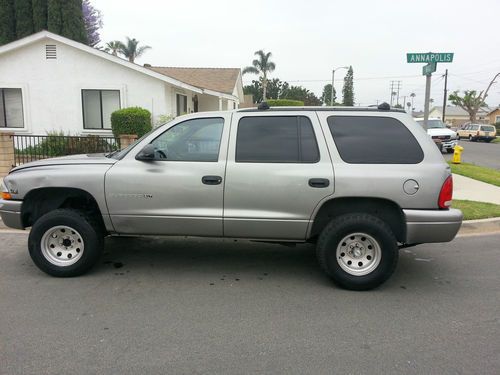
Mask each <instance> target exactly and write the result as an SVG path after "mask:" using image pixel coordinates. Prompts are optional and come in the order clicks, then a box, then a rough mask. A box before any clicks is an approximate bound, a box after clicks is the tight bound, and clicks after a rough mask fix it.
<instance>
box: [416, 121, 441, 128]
mask: <svg viewBox="0 0 500 375" xmlns="http://www.w3.org/2000/svg"><path fill="white" fill-rule="evenodd" d="M417 122H418V123H419V124H420V125H422V126H424V120H417ZM444 128H446V125H445V124H443V122H442V121H441V120H427V129H444Z"/></svg>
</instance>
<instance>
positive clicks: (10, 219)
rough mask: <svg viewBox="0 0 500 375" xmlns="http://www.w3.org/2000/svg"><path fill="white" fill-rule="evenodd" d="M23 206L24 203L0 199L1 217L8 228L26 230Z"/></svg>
mask: <svg viewBox="0 0 500 375" xmlns="http://www.w3.org/2000/svg"><path fill="white" fill-rule="evenodd" d="M22 204H23V202H22V201H11V200H4V199H0V216H1V217H2V221H3V222H4V224H5V225H6V226H8V227H10V228H15V229H24V226H23V221H22V219H21V206H22Z"/></svg>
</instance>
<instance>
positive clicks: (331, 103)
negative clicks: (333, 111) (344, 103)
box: [330, 66, 349, 107]
mask: <svg viewBox="0 0 500 375" xmlns="http://www.w3.org/2000/svg"><path fill="white" fill-rule="evenodd" d="M339 69H349V67H348V66H340V67H338V68H334V69H332V96H331V98H330V105H331V106H332V107H333V92H334V91H335V89H334V88H333V85H334V79H335V71H336V70H339Z"/></svg>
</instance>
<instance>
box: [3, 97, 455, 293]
mask: <svg viewBox="0 0 500 375" xmlns="http://www.w3.org/2000/svg"><path fill="white" fill-rule="evenodd" d="M452 189H453V187H452V177H451V174H450V168H449V166H448V165H447V164H446V163H445V161H444V160H443V157H442V156H441V154H440V153H439V150H438V149H437V148H436V146H435V145H434V143H433V141H432V140H431V138H430V137H429V136H428V135H427V134H426V132H425V131H424V130H423V129H422V127H421V126H419V125H418V124H417V123H415V121H414V120H413V119H412V118H411V117H410V116H408V115H407V114H406V113H404V112H403V111H400V110H391V109H388V108H387V107H386V106H384V105H381V106H379V107H378V108H377V107H374V108H372V107H367V108H353V107H349V108H342V107H334V108H328V107H318V108H316V107H293V108H283V107H276V108H269V107H267V106H266V105H262V106H260V107H259V109H242V110H235V111H227V112H210V113H196V114H191V115H187V116H181V117H178V118H176V119H175V120H173V121H171V122H169V123H167V124H165V125H163V126H161V127H159V128H157V129H155V130H153V131H152V132H151V133H149V134H147V135H145V136H144V137H142V138H141V139H139V140H138V141H137V142H136V143H135V144H133V145H132V146H130V147H128V148H126V149H124V150H122V151H120V152H117V153H114V154H108V155H102V154H100V155H79V156H66V157H61V158H54V159H47V160H42V161H37V162H33V163H28V164H24V165H21V166H19V167H17V168H14V169H13V170H12V171H11V173H10V174H9V175H8V176H7V177H6V178H5V179H4V186H3V189H2V190H3V198H4V199H3V200H1V201H0V213H1V215H2V219H3V221H4V222H5V224H6V225H8V226H10V227H12V228H19V229H23V228H26V227H32V229H31V232H30V235H29V240H28V248H29V253H30V255H31V257H32V259H33V261H34V262H35V264H36V265H37V266H38V267H39V268H40V269H42V270H43V271H45V272H46V273H48V274H50V275H54V276H76V275H80V274H83V273H84V272H85V271H87V270H88V269H89V268H90V267H92V266H93V265H94V264H95V263H96V262H97V260H98V258H99V256H100V255H101V252H102V249H103V246H104V241H103V240H104V237H105V236H108V235H110V236H119V235H127V236H130V235H134V236H146V235H165V236H178V235H182V236H201V237H226V238H241V239H251V240H258V241H266V242H268V241H272V242H277V243H301V242H311V243H316V248H317V256H318V260H319V263H320V265H321V267H322V268H323V269H324V271H325V272H326V273H327V274H328V275H329V276H330V277H331V278H332V279H333V280H334V281H335V282H336V283H337V284H339V285H341V286H342V287H345V288H348V289H354V290H363V289H371V288H374V287H376V286H378V285H380V284H381V283H383V282H384V281H385V280H387V278H388V277H389V276H390V275H391V274H392V273H393V271H394V269H395V267H396V263H397V260H398V250H399V248H402V247H406V246H411V245H416V244H420V243H425V242H447V241H451V240H452V239H453V238H454V237H455V235H456V233H457V232H458V230H459V228H460V225H461V222H462V213H461V212H460V211H459V210H456V209H451V208H449V206H450V204H451V199H452Z"/></svg>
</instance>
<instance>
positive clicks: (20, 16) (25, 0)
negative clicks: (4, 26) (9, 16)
mask: <svg viewBox="0 0 500 375" xmlns="http://www.w3.org/2000/svg"><path fill="white" fill-rule="evenodd" d="M14 11H15V17H16V21H15V22H16V38H17V39H20V38H24V37H25V36H28V35H31V34H33V8H32V7H31V0H14Z"/></svg>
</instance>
